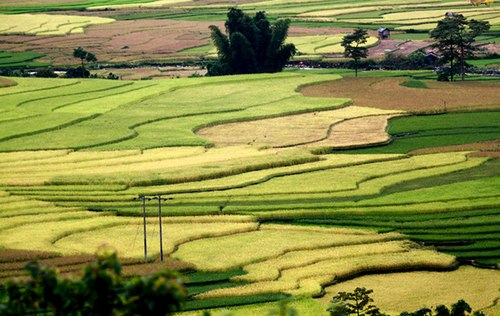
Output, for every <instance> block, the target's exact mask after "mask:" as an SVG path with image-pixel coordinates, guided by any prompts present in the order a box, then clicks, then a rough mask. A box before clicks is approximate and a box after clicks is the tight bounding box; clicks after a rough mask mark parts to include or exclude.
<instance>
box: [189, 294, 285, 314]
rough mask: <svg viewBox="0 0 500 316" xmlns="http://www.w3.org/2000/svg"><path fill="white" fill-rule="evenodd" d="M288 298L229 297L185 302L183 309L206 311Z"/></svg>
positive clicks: (263, 295)
mask: <svg viewBox="0 0 500 316" xmlns="http://www.w3.org/2000/svg"><path fill="white" fill-rule="evenodd" d="M287 297H288V296H286V295H284V294H280V293H269V294H258V295H250V296H228V297H217V298H208V299H202V300H191V301H187V302H184V303H183V304H182V308H181V309H182V310H183V311H190V310H197V309H205V308H216V307H229V306H239V305H246V304H258V303H266V302H274V301H280V300H283V299H286V298H287Z"/></svg>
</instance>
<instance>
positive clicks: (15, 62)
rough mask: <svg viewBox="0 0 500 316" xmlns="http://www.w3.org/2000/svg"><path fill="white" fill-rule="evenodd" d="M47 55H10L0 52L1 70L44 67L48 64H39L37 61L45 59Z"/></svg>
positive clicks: (31, 53) (24, 53) (30, 53)
mask: <svg viewBox="0 0 500 316" xmlns="http://www.w3.org/2000/svg"><path fill="white" fill-rule="evenodd" d="M44 56H45V55H43V54H39V53H34V52H23V53H9V52H4V51H0V68H8V67H18V66H22V67H43V66H47V65H48V63H43V62H38V61H35V59H38V58H41V57H44Z"/></svg>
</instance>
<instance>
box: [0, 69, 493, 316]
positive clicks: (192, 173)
mask: <svg viewBox="0 0 500 316" xmlns="http://www.w3.org/2000/svg"><path fill="white" fill-rule="evenodd" d="M374 74H375V75H376V74H377V73H374ZM399 74H400V75H401V74H402V73H399ZM379 75H380V76H379V77H372V78H359V79H352V80H351V79H350V78H347V79H345V78H344V79H341V77H340V76H339V75H337V74H331V73H330V74H328V73H327V74H322V73H321V72H314V71H312V72H311V73H309V72H305V71H303V72H300V71H293V72H292V71H291V72H285V73H282V74H279V75H252V76H231V77H220V78H185V79H175V80H158V81H124V80H121V81H102V80H79V79H71V80H69V79H30V78H14V81H15V83H14V82H13V81H9V80H3V81H2V82H4V84H3V85H4V86H5V87H3V88H0V96H1V98H2V104H1V105H0V110H1V111H2V112H1V113H2V116H1V118H0V126H2V129H1V132H0V135H1V138H0V150H1V151H2V152H0V168H1V169H2V170H4V171H3V172H2V173H1V174H0V218H2V222H1V224H0V240H1V243H0V247H2V250H3V251H4V254H5V255H4V256H3V255H2V252H0V261H2V260H3V261H4V268H3V269H2V265H1V264H0V278H2V279H6V278H9V277H12V276H18V275H20V268H19V264H16V263H15V262H14V261H15V258H16V257H17V258H20V259H22V260H21V261H22V262H24V261H26V260H27V258H28V257H29V256H35V257H36V256H39V257H40V258H52V259H50V260H55V261H56V262H59V261H61V262H63V261H64V260H68V264H67V265H66V266H64V265H62V266H61V269H62V271H64V273H68V274H70V273H75V271H78V269H79V267H81V266H82V265H83V264H84V263H85V262H87V261H88V255H89V254H92V253H93V252H94V251H95V248H96V247H98V246H99V245H100V244H102V243H108V244H113V245H114V247H115V248H117V249H118V250H119V253H120V255H121V256H122V257H127V258H132V259H128V260H131V262H130V263H127V265H126V267H127V269H128V270H127V271H128V272H127V273H128V274H137V273H139V272H138V271H139V270H141V268H140V265H138V264H137V263H138V261H140V260H141V258H142V257H143V255H144V254H143V248H142V247H143V242H144V241H143V236H142V229H143V227H142V224H143V222H142V218H141V217H140V216H141V215H142V205H141V203H140V201H137V200H134V198H137V196H138V195H142V194H146V195H158V194H161V195H164V196H168V197H172V198H173V200H169V201H167V202H165V203H164V205H163V214H164V218H163V221H164V225H163V234H164V244H163V246H164V250H165V254H166V255H168V256H167V257H168V262H167V263H165V265H167V266H170V267H174V268H176V269H196V270H197V271H198V272H195V273H190V274H189V275H188V276H190V277H191V278H192V280H191V281H189V283H188V291H189V293H190V299H189V301H188V302H187V303H186V304H185V306H184V309H185V310H199V309H203V308H215V307H224V306H226V307H227V306H234V305H247V306H246V307H240V308H236V307H235V309H234V310H235V312H236V313H245V312H247V313H258V312H259V311H261V310H262V308H272V307H273V306H275V305H274V304H276V303H265V304H264V302H271V301H276V300H280V299H282V298H284V297H291V296H306V297H311V296H321V294H322V289H323V288H324V287H325V286H327V285H329V284H331V283H332V282H337V281H338V282H340V281H343V280H345V279H349V278H355V280H357V278H356V277H357V276H358V275H364V274H372V273H380V272H394V271H410V270H411V271H414V270H432V271H441V270H450V269H455V268H456V267H457V262H460V263H464V262H471V261H474V262H475V263H476V264H481V265H486V266H496V265H497V264H498V263H499V262H500V252H499V250H498V249H499V248H500V235H499V234H498V230H497V226H498V224H499V223H500V221H499V219H498V215H499V213H500V204H499V203H498V189H497V188H498V186H499V180H498V179H499V170H500V168H498V164H499V160H498V158H497V156H498V154H497V152H498V150H495V148H497V147H494V146H496V145H495V144H496V143H495V141H496V140H497V139H498V138H499V133H500V131H499V129H498V124H497V122H498V120H499V117H498V113H499V112H498V110H497V109H498V104H497V101H496V99H495V98H494V95H495V93H496V92H497V91H498V84H497V83H496V82H489V83H485V82H480V83H466V84H469V86H465V85H464V86H462V84H461V83H457V84H456V85H451V84H445V85H440V84H438V85H437V86H433V83H431V82H424V81H418V82H419V84H422V85H424V86H425V87H427V88H430V89H423V88H422V87H421V86H419V87H420V88H418V87H416V85H415V84H414V83H411V84H406V86H404V85H400V84H402V83H405V82H406V81H407V80H413V81H417V80H418V79H415V77H413V78H411V79H408V78H392V79H391V78H386V76H387V75H388V74H386V73H381V74H379ZM420 75H422V76H423V74H420ZM336 85H338V87H337V86H336ZM355 86H357V87H358V90H360V91H358V92H357V93H354V92H353V91H355V89H354V87H355ZM325 87H329V88H331V89H333V90H332V91H340V90H342V91H343V93H342V94H338V93H333V92H330V94H328V93H325V89H326V88H325ZM347 87H350V88H349V89H347ZM370 87H373V88H371V89H372V90H369V89H370ZM360 88H361V89H360ZM365 88H366V90H368V91H362V90H363V89H365ZM448 88H452V89H455V90H454V92H455V93H456V94H457V95H458V94H460V95H463V96H465V95H466V94H467V93H466V92H465V91H468V93H470V94H472V95H477V96H479V95H482V99H480V98H478V97H476V99H475V100H474V99H473V97H470V98H469V99H461V97H458V96H457V95H455V96H451V95H450V96H449V99H445V101H446V102H449V103H447V104H449V105H448V106H449V110H450V113H446V114H432V112H433V111H436V109H437V110H439V109H440V104H439V103H442V102H443V101H442V100H440V102H437V103H435V104H429V105H426V107H425V108H421V107H420V105H419V104H417V102H415V100H414V101H406V102H407V103H406V104H405V103H404V102H393V103H392V104H391V103H386V102H385V100H390V98H389V97H382V96H380V95H381V93H379V94H376V93H373V95H372V99H373V100H370V98H369V93H372V92H373V91H376V90H377V89H378V90H383V89H389V91H391V89H399V90H398V91H400V92H391V93H392V96H393V98H394V96H396V95H403V94H405V93H406V94H408V95H411V93H415V97H416V100H419V101H422V100H423V99H418V98H419V97H421V96H423V95H424V94H425V93H427V91H428V90H431V91H432V92H430V93H434V91H433V90H438V91H446V89H448ZM315 89H317V90H315ZM334 89H339V90H334ZM262 91H266V92H267V93H264V94H263V93H262ZM414 91H417V92H414ZM418 93H420V94H418ZM436 93H439V92H436ZM386 94H387V93H386ZM193 95H196V98H193ZM389 95H390V94H389ZM351 97H352V99H351ZM445 97H446V96H443V98H445ZM379 98H381V99H379ZM384 98H385V99H384ZM400 99H402V98H400ZM360 100H363V103H364V100H366V101H367V102H366V103H364V104H362V103H361V102H362V101H360ZM368 101H371V103H370V102H368ZM352 103H354V105H352ZM378 104H385V107H379V106H377V105H378ZM398 104H400V105H401V104H403V105H404V107H403V109H402V110H401V109H400V108H398V107H397V105H398ZM361 105H363V106H361ZM465 107H467V109H469V110H471V111H469V112H458V111H456V110H457V109H459V110H463V109H464V108H465ZM485 108H486V109H485ZM405 110H406V111H405ZM485 110H486V111H485ZM409 111H412V112H422V111H425V112H426V113H425V114H427V115H416V116H415V115H414V116H408V114H409V113H408V112H409ZM392 115H404V116H402V117H400V118H395V119H391V120H390V121H389V123H387V122H388V119H389V117H391V116H392ZM367 126H368V127H373V129H372V130H371V131H370V130H366V128H367ZM386 128H387V132H388V133H386V131H385V129H386ZM370 133H375V134H377V135H381V136H380V137H385V138H387V137H389V136H390V137H391V138H392V141H391V142H390V143H389V144H388V145H385V146H380V147H373V148H368V149H351V150H342V151H339V150H338V148H335V146H338V147H342V146H340V145H338V144H351V145H356V144H358V145H361V146H363V145H373V142H370V141H369V139H365V138H364V136H362V135H368V134H370ZM330 135H335V136H336V137H337V138H335V137H333V138H329V136H330ZM352 135H356V136H352ZM325 137H326V138H327V139H328V140H329V141H331V142H332V143H331V144H330V143H329V144H328V145H326V146H324V143H323V142H322V141H321V139H325ZM486 140H489V142H488V143H487V146H486V147H485V149H484V151H482V152H479V153H477V152H474V150H468V151H465V150H463V151H449V150H446V149H442V148H443V146H451V145H457V146H463V145H467V144H470V143H478V142H481V141H486ZM355 141H358V143H355ZM188 145H189V146H188ZM438 146H439V147H438ZM429 148H435V149H434V150H435V152H433V153H428V154H415V153H416V152H417V150H427V149H429ZM440 148H441V149H440ZM442 151H444V152H442ZM146 213H147V215H148V218H147V222H146V224H147V235H146V241H147V244H148V248H147V250H148V259H149V260H150V261H154V260H157V258H158V255H159V249H158V248H159V245H158V237H159V226H158V219H157V201H154V200H153V201H148V202H147V203H146ZM117 215H119V216H117ZM33 250H38V251H39V253H38V254H34V253H31V251H33ZM80 254H85V255H84V257H81V258H79V259H78V256H79V255H80ZM62 255H64V256H63V257H61V256H62ZM2 258H5V259H2ZM64 258H67V259H64ZM144 267H145V268H144V271H154V270H155V269H158V268H159V266H158V264H156V263H152V262H150V263H148V265H147V266H144ZM146 267H147V268H146ZM458 271H461V270H458ZM474 271H476V270H470V271H467V275H466V276H464V278H465V277H466V278H470V275H474V273H475V272H474ZM495 272H496V271H495ZM457 275H458V274H457ZM477 275H478V278H479V277H480V274H479V273H478V274H477ZM481 278H482V277H481ZM388 279H389V278H388ZM443 280H444V279H443ZM388 282H389V281H388ZM443 282H445V281H443ZM446 282H448V281H446ZM340 284H343V282H341V283H340ZM433 291H436V292H437V293H441V292H440V291H442V290H441V289H439V288H435V289H434V290H433ZM329 293H330V292H329ZM421 299H422V300H424V298H421ZM470 299H471V302H472V303H473V304H476V305H474V306H478V307H485V304H483V303H484V301H480V300H479V299H477V298H476V297H474V296H471V298H470ZM416 300H418V299H417V298H415V301H416ZM412 302H413V301H412ZM446 302H448V301H446ZM249 304H257V305H255V306H252V305H249ZM290 304H291V306H296V307H297V309H299V310H306V309H310V310H311V311H316V310H320V309H321V310H323V309H324V307H322V306H324V305H322V303H321V302H317V301H312V300H311V299H302V300H299V301H297V302H292V303H290ZM384 306H385V305H384ZM408 306H410V307H411V308H413V307H412V306H413V305H411V304H410V300H409V301H408V305H398V306H396V307H393V306H386V307H384V308H386V309H387V310H388V311H391V312H392V311H399V310H400V309H403V308H405V309H406V308H408V309H410V307H408ZM216 312H218V311H217V310H216ZM304 313H306V312H304ZM188 315H189V314H188ZM304 315H307V314H304Z"/></svg>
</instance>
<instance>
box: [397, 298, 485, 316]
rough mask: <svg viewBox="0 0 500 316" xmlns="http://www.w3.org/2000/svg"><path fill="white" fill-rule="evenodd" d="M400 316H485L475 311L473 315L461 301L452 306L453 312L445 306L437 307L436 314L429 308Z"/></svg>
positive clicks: (467, 305) (469, 308)
mask: <svg viewBox="0 0 500 316" xmlns="http://www.w3.org/2000/svg"><path fill="white" fill-rule="evenodd" d="M399 315H400V316H467V315H473V316H484V313H483V312H479V311H475V312H474V313H472V308H471V307H470V306H469V304H467V303H466V302H465V301H464V300H459V301H458V302H456V303H455V304H453V305H451V311H450V310H449V309H448V307H446V306H444V305H438V306H436V309H435V310H434V314H433V313H432V310H431V309H429V308H421V309H419V310H417V311H415V312H402V313H401V314H399Z"/></svg>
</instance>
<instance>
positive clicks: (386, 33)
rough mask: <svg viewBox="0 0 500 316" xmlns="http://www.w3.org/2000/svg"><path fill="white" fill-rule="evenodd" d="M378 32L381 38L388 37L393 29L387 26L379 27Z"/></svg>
mask: <svg viewBox="0 0 500 316" xmlns="http://www.w3.org/2000/svg"><path fill="white" fill-rule="evenodd" d="M377 32H378V38H380V39H388V38H389V37H390V36H391V31H390V30H389V29H388V28H386V27H381V28H379V29H378V31H377Z"/></svg>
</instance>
